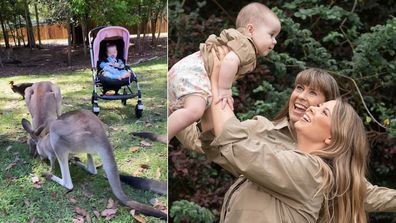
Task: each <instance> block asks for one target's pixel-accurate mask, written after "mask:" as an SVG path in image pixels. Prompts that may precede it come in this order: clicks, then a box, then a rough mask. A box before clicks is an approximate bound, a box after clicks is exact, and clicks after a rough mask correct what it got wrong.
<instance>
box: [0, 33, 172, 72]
mask: <svg viewBox="0 0 396 223" xmlns="http://www.w3.org/2000/svg"><path fill="white" fill-rule="evenodd" d="M64 42H65V40H57V41H53V42H51V43H50V44H46V45H44V46H43V49H33V50H30V49H29V48H25V47H19V48H18V47H15V48H13V49H12V53H11V54H12V58H13V63H4V61H3V63H4V64H3V65H4V66H3V67H1V66H0V77H6V76H16V75H26V74H48V73H53V74H56V73H59V72H64V71H73V70H80V69H87V68H88V69H89V68H90V67H91V62H90V58H89V51H88V50H87V54H88V55H87V56H84V51H83V48H82V47H81V46H77V47H75V48H72V66H68V65H67V45H65V44H64ZM135 42H136V41H135V38H132V39H131V43H132V44H131V46H130V48H129V53H128V64H133V63H136V62H138V61H142V60H146V59H150V58H153V57H164V56H166V55H167V48H166V47H167V38H166V37H162V38H160V40H159V45H158V46H157V47H156V48H154V47H153V46H151V44H150V43H151V38H147V37H146V41H145V43H144V47H145V48H144V49H145V50H144V52H143V55H138V54H137V49H136V47H135V45H134V43H135ZM3 50H4V49H3Z"/></svg>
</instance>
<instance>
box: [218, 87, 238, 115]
mask: <svg viewBox="0 0 396 223" xmlns="http://www.w3.org/2000/svg"><path fill="white" fill-rule="evenodd" d="M219 102H221V109H224V108H225V107H226V105H227V104H228V106H230V108H231V110H234V99H233V98H232V91H231V89H221V88H219V99H218V100H217V101H216V102H215V103H216V104H218V103H219Z"/></svg>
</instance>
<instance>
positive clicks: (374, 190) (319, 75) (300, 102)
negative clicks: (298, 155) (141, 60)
mask: <svg viewBox="0 0 396 223" xmlns="http://www.w3.org/2000/svg"><path fill="white" fill-rule="evenodd" d="M338 95H339V91H338V86H337V83H336V81H335V80H334V78H332V77H331V76H330V75H329V74H327V73H326V72H325V71H323V70H320V69H308V70H305V71H302V72H301V73H299V74H298V76H297V78H296V84H295V89H294V91H293V93H292V95H291V97H290V99H289V102H288V104H287V106H286V107H285V109H284V110H283V112H281V113H280V115H278V117H277V118H276V120H275V121H274V122H273V123H271V124H273V129H274V130H275V131H274V132H273V133H272V135H270V136H269V137H267V138H265V139H262V141H263V142H274V141H276V143H277V144H279V145H280V146H283V147H285V148H289V149H294V148H295V145H293V144H294V143H295V142H296V139H295V135H296V134H295V130H294V123H295V122H297V121H298V120H299V119H300V118H301V117H302V116H303V114H304V112H305V109H306V108H308V107H309V106H315V105H317V104H320V103H322V102H324V101H327V100H329V99H334V98H336V97H337V96H338ZM269 123H270V122H269ZM211 127H212V126H211V121H210V116H209V115H208V114H207V115H206V116H205V117H204V118H203V119H202V122H201V128H202V129H203V130H204V131H205V130H207V129H210V128H211ZM199 135H200V133H199V130H198V128H197V127H196V125H193V126H190V127H188V128H187V129H186V130H184V131H183V132H182V133H180V134H179V135H178V138H179V139H181V142H182V143H183V144H185V145H186V146H187V147H189V148H195V150H200V149H201V146H202V145H201V140H198V137H199ZM208 135H210V134H208V133H205V134H203V135H202V136H201V139H202V140H203V142H204V145H203V147H205V146H207V142H208V141H209V142H210V141H211V139H213V137H210V136H208ZM205 141H206V145H205ZM206 152H207V153H208V152H209V151H208V150H206ZM209 158H212V159H213V160H214V161H215V162H217V163H219V164H220V165H222V166H223V167H224V168H225V169H227V170H229V171H230V172H231V173H233V174H234V175H235V176H239V173H238V172H237V171H235V169H234V167H233V166H232V165H228V163H227V162H226V161H225V160H224V159H216V156H210V155H209ZM291 166H293V164H292V165H291ZM293 167H294V166H293ZM366 186H367V197H366V199H365V200H364V201H365V208H366V210H367V211H396V191H395V190H392V189H388V188H381V187H376V186H372V185H371V184H370V183H368V182H367V181H366ZM253 197H255V196H253ZM247 200H249V199H247ZM226 203H227V201H225V203H224V205H226ZM250 203H252V202H248V204H250ZM253 203H254V202H253ZM248 204H247V205H248ZM254 205H256V204H254ZM223 210H224V209H223ZM253 218H254V217H253Z"/></svg>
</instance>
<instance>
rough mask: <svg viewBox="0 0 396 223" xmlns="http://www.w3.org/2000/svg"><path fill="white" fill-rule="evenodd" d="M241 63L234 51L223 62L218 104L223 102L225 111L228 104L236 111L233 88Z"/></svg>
mask: <svg viewBox="0 0 396 223" xmlns="http://www.w3.org/2000/svg"><path fill="white" fill-rule="evenodd" d="M240 63H241V61H240V60H239V57H238V55H236V53H235V52H234V51H230V52H228V53H227V55H226V56H225V57H224V59H223V61H222V62H221V66H220V72H219V82H218V83H219V97H220V98H219V100H218V101H217V102H216V103H218V102H220V101H221V102H222V108H223V109H224V108H225V106H226V105H227V104H228V105H229V106H230V108H231V109H232V110H234V103H233V101H234V100H233V99H232V92H231V87H232V82H233V81H234V79H235V75H236V74H237V72H238V67H239V64H240Z"/></svg>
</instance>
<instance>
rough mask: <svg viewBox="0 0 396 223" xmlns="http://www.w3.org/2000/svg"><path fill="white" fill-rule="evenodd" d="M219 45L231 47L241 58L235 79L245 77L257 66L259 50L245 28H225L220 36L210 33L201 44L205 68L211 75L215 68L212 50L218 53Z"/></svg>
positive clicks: (200, 48)
mask: <svg viewBox="0 0 396 223" xmlns="http://www.w3.org/2000/svg"><path fill="white" fill-rule="evenodd" d="M219 46H227V47H229V48H230V49H231V50H232V51H233V52H234V53H235V54H236V55H237V56H238V58H239V60H240V64H239V67H238V71H237V74H236V76H235V80H237V79H239V78H241V77H243V75H244V74H246V73H249V72H251V71H253V70H254V68H256V63H257V54H258V50H257V47H256V46H255V44H254V42H253V39H252V38H251V37H249V36H248V35H246V31H245V29H244V28H239V29H237V30H236V29H225V30H223V31H222V32H221V33H220V36H216V35H214V34H212V35H210V36H209V37H208V39H207V40H206V41H205V43H201V44H200V46H199V50H200V51H201V55H202V58H203V61H204V65H205V70H206V72H207V73H208V75H210V74H211V73H212V70H213V56H212V53H211V50H212V49H215V51H216V53H218V52H217V49H218V47H219Z"/></svg>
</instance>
